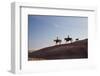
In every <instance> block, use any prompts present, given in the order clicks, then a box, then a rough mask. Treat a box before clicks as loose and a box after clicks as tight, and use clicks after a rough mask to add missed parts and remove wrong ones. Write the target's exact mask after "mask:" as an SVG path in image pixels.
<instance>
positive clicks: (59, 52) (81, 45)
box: [28, 39, 88, 60]
mask: <svg viewBox="0 0 100 76" xmlns="http://www.w3.org/2000/svg"><path fill="white" fill-rule="evenodd" d="M75 58H88V39H84V40H79V41H76V42H73V43H69V44H61V45H55V46H51V47H47V48H43V49H40V50H37V51H34V52H32V53H28V59H29V60H50V59H75Z"/></svg>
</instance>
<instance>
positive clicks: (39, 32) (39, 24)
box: [28, 15, 88, 50]
mask: <svg viewBox="0 0 100 76" xmlns="http://www.w3.org/2000/svg"><path fill="white" fill-rule="evenodd" d="M68 35H69V36H70V37H72V38H73V39H74V40H75V39H76V38H79V39H80V40H81V39H85V38H88V18H87V17H78V16H50V15H49V16H48V15H44V16H43V15H28V49H29V50H38V49H41V48H44V47H48V46H53V45H55V42H54V41H53V40H54V39H56V37H57V36H58V38H59V39H61V40H62V43H65V41H64V38H66V37H68Z"/></svg>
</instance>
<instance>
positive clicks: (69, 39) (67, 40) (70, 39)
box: [64, 35, 73, 43]
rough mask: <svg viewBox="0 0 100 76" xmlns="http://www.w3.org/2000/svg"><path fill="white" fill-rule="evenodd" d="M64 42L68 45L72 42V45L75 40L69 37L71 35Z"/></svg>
mask: <svg viewBox="0 0 100 76" xmlns="http://www.w3.org/2000/svg"><path fill="white" fill-rule="evenodd" d="M64 40H65V41H66V43H67V42H71V43H72V41H73V39H72V38H70V37H69V35H68V37H67V38H64Z"/></svg>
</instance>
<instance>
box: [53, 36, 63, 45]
mask: <svg viewBox="0 0 100 76" xmlns="http://www.w3.org/2000/svg"><path fill="white" fill-rule="evenodd" d="M54 42H56V44H61V42H62V40H60V39H58V37H57V39H56V40H54Z"/></svg>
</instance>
